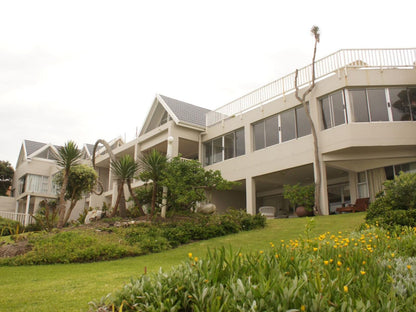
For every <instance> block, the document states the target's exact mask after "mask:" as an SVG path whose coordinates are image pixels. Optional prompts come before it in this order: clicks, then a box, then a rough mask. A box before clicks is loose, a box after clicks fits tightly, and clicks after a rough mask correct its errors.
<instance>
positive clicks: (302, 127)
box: [296, 105, 311, 138]
mask: <svg viewBox="0 0 416 312" xmlns="http://www.w3.org/2000/svg"><path fill="white" fill-rule="evenodd" d="M296 134H297V137H298V138H300V137H303V136H305V135H308V134H311V125H310V121H309V119H308V117H307V116H306V112H305V108H304V107H303V105H302V106H298V107H296Z"/></svg>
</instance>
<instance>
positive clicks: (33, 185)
mask: <svg viewBox="0 0 416 312" xmlns="http://www.w3.org/2000/svg"><path fill="white" fill-rule="evenodd" d="M58 148H59V147H58V146H55V145H52V144H46V143H42V142H35V141H30V140H24V141H23V143H22V146H21V149H20V153H19V157H18V160H17V163H16V171H15V174H14V178H13V198H14V199H15V209H14V211H10V209H7V211H4V210H2V211H0V216H3V217H7V218H10V219H15V220H19V221H20V222H22V223H23V224H25V225H26V224H29V223H32V222H33V219H32V217H31V215H32V214H35V213H36V212H37V211H38V210H39V208H40V206H39V204H40V203H41V201H43V200H45V199H46V200H48V199H54V198H57V192H58V190H57V188H56V186H55V184H54V183H53V177H54V175H55V174H56V173H57V172H58V171H59V170H60V169H61V168H59V167H58V166H57V164H56V155H57V153H58ZM92 148H93V145H91V144H85V145H84V146H83V147H82V161H83V162H87V163H90V159H91V153H92ZM87 199H88V198H84V200H83V201H80V202H78V204H77V205H76V207H75V208H74V210H73V211H72V214H71V217H70V220H72V219H76V218H77V217H78V215H79V214H80V212H82V210H83V208H84V206H87V207H88V201H87Z"/></svg>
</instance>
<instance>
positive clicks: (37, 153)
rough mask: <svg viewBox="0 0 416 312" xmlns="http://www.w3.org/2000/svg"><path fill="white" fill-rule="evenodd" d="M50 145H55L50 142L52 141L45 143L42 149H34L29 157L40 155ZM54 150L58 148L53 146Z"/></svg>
mask: <svg viewBox="0 0 416 312" xmlns="http://www.w3.org/2000/svg"><path fill="white" fill-rule="evenodd" d="M50 147H51V148H53V145H52V144H50V143H48V144H45V145H44V146H42V147H41V148H40V149H38V150H36V151H34V152H33V153H32V154H30V155H28V158H33V157H36V155H39V154H40V153H42V152H43V151H45V150H47V149H48V148H50ZM53 150H54V151H56V152H57V150H56V149H55V148H53Z"/></svg>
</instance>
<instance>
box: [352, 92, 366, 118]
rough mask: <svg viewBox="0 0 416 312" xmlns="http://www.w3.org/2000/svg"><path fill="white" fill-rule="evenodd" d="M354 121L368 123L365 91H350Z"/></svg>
mask: <svg viewBox="0 0 416 312" xmlns="http://www.w3.org/2000/svg"><path fill="white" fill-rule="evenodd" d="M349 94H350V99H351V104H352V105H351V106H352V110H353V115H354V121H356V122H366V121H370V120H369V118H368V107H367V96H366V92H365V90H349Z"/></svg>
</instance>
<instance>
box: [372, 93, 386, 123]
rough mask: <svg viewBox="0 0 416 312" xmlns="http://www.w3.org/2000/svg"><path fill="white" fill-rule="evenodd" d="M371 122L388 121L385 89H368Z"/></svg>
mask: <svg viewBox="0 0 416 312" xmlns="http://www.w3.org/2000/svg"><path fill="white" fill-rule="evenodd" d="M367 96H368V105H369V106H370V114H371V121H388V120H389V115H388V113H387V101H386V92H385V89H381V88H379V89H367Z"/></svg>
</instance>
